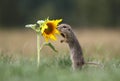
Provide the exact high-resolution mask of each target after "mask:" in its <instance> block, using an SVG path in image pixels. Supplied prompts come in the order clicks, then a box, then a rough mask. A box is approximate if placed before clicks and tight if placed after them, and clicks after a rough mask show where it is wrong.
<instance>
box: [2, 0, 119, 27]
mask: <svg viewBox="0 0 120 81" xmlns="http://www.w3.org/2000/svg"><path fill="white" fill-rule="evenodd" d="M47 17H49V18H51V19H59V18H63V22H64V23H69V24H70V25H73V26H75V27H114V28H118V27H119V26H120V0H0V27H1V28H5V27H6V28H7V27H18V28H20V27H24V26H25V25H26V24H29V23H35V22H36V21H37V20H39V19H45V18H47Z"/></svg>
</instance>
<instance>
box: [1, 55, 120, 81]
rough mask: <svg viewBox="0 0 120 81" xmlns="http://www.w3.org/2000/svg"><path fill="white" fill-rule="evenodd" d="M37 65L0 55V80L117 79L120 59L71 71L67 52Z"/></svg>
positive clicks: (72, 80)
mask: <svg viewBox="0 0 120 81" xmlns="http://www.w3.org/2000/svg"><path fill="white" fill-rule="evenodd" d="M41 60H42V61H41V64H40V66H39V67H37V64H36V60H35V59H33V60H30V59H27V58H26V59H25V58H24V59H23V58H22V59H20V58H19V59H16V60H15V59H13V58H12V57H10V56H7V55H6V56H3V54H1V56H0V81H34V80H35V81H48V80H49V81H82V80H83V81H98V80H101V81H119V80H120V77H119V75H120V60H119V59H114V58H113V59H111V60H110V61H109V62H105V61H104V60H103V62H102V64H103V65H104V67H103V68H101V67H97V66H91V65H85V66H84V67H83V69H82V70H81V71H75V72H74V71H72V69H71V67H70V66H71V62H70V59H69V56H68V54H65V55H62V56H61V55H57V56H55V57H52V58H48V57H44V56H43V58H42V59H41Z"/></svg>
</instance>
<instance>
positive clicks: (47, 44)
mask: <svg viewBox="0 0 120 81" xmlns="http://www.w3.org/2000/svg"><path fill="white" fill-rule="evenodd" d="M44 45H46V46H49V47H50V48H51V49H52V50H53V51H55V52H58V51H57V50H56V49H55V47H54V46H53V45H52V44H51V43H50V42H48V43H44Z"/></svg>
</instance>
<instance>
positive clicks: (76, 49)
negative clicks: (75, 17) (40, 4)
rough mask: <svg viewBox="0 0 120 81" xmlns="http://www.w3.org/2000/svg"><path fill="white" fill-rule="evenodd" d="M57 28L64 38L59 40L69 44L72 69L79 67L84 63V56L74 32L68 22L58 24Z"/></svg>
mask: <svg viewBox="0 0 120 81" xmlns="http://www.w3.org/2000/svg"><path fill="white" fill-rule="evenodd" d="M58 30H59V31H60V33H61V35H62V37H63V38H64V39H63V40H61V42H66V43H68V45H69V48H70V53H71V54H70V57H71V61H72V67H73V69H74V70H75V69H81V68H82V66H83V65H84V64H85V62H84V57H83V53H82V49H81V46H80V44H79V42H78V40H77V38H76V36H75V34H74V32H73V31H72V28H71V26H70V25H68V24H60V25H59V26H58Z"/></svg>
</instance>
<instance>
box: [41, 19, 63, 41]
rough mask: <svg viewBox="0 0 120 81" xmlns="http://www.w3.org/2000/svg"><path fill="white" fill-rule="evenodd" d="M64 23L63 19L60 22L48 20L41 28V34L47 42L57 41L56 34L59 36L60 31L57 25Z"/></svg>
mask: <svg viewBox="0 0 120 81" xmlns="http://www.w3.org/2000/svg"><path fill="white" fill-rule="evenodd" d="M61 21H62V19H59V20H49V19H47V20H46V21H45V23H44V24H43V25H42V26H41V33H42V35H43V37H44V38H45V40H46V41H48V40H49V39H52V40H57V38H56V36H55V34H59V31H58V30H57V25H58V24H59V23H60V22H61Z"/></svg>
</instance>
